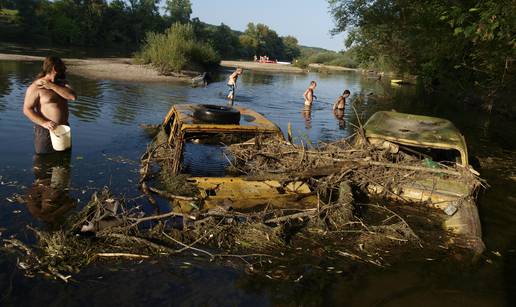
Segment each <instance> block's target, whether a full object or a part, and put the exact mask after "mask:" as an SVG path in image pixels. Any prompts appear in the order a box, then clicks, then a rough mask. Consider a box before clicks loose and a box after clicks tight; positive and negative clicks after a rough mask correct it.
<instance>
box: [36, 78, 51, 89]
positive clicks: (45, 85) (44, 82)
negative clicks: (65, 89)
mask: <svg viewBox="0 0 516 307" xmlns="http://www.w3.org/2000/svg"><path fill="white" fill-rule="evenodd" d="M53 85H54V83H52V82H51V81H48V80H45V79H41V80H39V81H38V83H37V86H38V88H44V89H47V90H51V89H52V87H53Z"/></svg>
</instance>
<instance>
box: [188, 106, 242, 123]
mask: <svg viewBox="0 0 516 307" xmlns="http://www.w3.org/2000/svg"><path fill="white" fill-rule="evenodd" d="M193 117H194V120H195V122H200V123H212V124H223V125H238V124H239V123H240V111H238V110H237V109H235V108H232V107H226V106H218V105H212V104H201V105H198V106H197V107H196V108H195V110H194V113H193Z"/></svg>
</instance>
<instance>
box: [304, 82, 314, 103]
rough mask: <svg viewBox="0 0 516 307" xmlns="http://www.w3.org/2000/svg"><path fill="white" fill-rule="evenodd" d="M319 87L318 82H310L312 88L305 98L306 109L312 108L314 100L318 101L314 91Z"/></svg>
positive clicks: (307, 91) (309, 88)
mask: <svg viewBox="0 0 516 307" xmlns="http://www.w3.org/2000/svg"><path fill="white" fill-rule="evenodd" d="M316 87H317V82H315V81H312V82H310V86H309V87H308V88H307V89H306V91H305V93H304V94H303V97H304V98H305V107H311V106H312V102H313V101H314V98H315V99H317V96H315V95H314V90H315V88H316Z"/></svg>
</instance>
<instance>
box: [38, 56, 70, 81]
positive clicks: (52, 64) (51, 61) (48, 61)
mask: <svg viewBox="0 0 516 307" xmlns="http://www.w3.org/2000/svg"><path fill="white" fill-rule="evenodd" d="M54 69H55V71H56V72H57V76H56V78H58V79H64V78H65V72H66V65H65V64H64V62H63V60H61V58H59V57H56V56H48V57H46V58H45V60H44V61H43V67H42V70H41V72H40V73H39V74H38V78H43V77H44V76H46V75H47V74H50V73H52V70H54Z"/></svg>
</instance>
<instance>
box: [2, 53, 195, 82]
mask: <svg viewBox="0 0 516 307" xmlns="http://www.w3.org/2000/svg"><path fill="white" fill-rule="evenodd" d="M0 60H10V61H39V62H40V61H43V60H44V57H38V56H30V55H19V54H5V53H0ZM63 60H64V62H65V63H66V65H67V68H68V70H67V72H68V73H70V74H73V75H79V76H83V77H86V78H90V79H95V80H118V81H137V82H190V81H191V76H187V75H178V76H164V75H160V74H159V73H158V72H157V71H156V70H155V69H154V68H152V67H151V66H150V65H138V64H133V62H132V59H131V58H98V59H70V58H65V59H63Z"/></svg>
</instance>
